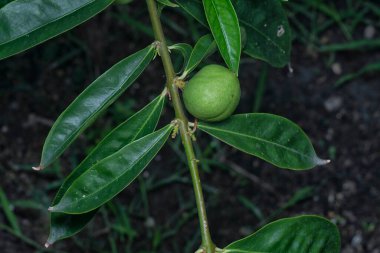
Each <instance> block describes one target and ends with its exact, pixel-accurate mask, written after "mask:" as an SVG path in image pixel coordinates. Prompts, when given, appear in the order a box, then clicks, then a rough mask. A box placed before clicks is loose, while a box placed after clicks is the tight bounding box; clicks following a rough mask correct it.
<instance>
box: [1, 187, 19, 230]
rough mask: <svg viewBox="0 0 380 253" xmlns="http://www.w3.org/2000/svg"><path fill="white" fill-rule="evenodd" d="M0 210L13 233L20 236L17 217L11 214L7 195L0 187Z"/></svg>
mask: <svg viewBox="0 0 380 253" xmlns="http://www.w3.org/2000/svg"><path fill="white" fill-rule="evenodd" d="M0 210H2V211H3V213H4V215H5V218H7V220H8V222H9V224H10V225H11V228H12V230H13V232H15V233H16V234H18V235H21V234H22V233H21V229H20V226H19V224H18V221H17V216H16V215H15V214H14V213H13V210H12V206H11V204H10V203H9V201H8V198H7V195H5V192H4V191H3V188H1V186H0Z"/></svg>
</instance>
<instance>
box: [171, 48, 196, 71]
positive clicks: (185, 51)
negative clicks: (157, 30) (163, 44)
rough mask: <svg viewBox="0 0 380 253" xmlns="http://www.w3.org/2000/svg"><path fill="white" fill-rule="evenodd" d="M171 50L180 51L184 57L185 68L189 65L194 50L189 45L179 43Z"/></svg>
mask: <svg viewBox="0 0 380 253" xmlns="http://www.w3.org/2000/svg"><path fill="white" fill-rule="evenodd" d="M169 49H170V50H176V51H179V52H180V53H181V54H182V57H183V66H186V65H187V62H188V61H189V57H190V54H191V51H192V50H193V48H192V47H191V46H190V45H189V44H186V43H178V44H174V45H172V46H170V47H169Z"/></svg>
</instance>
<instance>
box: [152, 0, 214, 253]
mask: <svg viewBox="0 0 380 253" xmlns="http://www.w3.org/2000/svg"><path fill="white" fill-rule="evenodd" d="M146 3H147V5H148V10H149V16H150V20H151V23H152V27H153V31H154V36H155V38H156V40H157V41H158V52H159V55H160V56H161V59H162V64H163V66H164V70H165V75H166V87H167V89H168V90H169V93H170V96H171V98H172V102H173V107H174V111H175V115H176V119H177V120H178V125H179V130H180V133H181V139H182V144H183V147H184V149H185V153H186V157H187V162H188V166H189V169H190V174H191V179H192V182H193V188H194V194H195V201H196V204H197V209H198V217H199V223H200V229H201V235H202V248H203V249H204V252H205V253H214V252H215V245H214V243H213V242H212V239H211V235H210V230H209V226H208V221H207V214H206V207H205V201H204V198H203V192H202V185H201V181H200V177H199V172H198V160H197V159H196V158H195V154H194V148H193V143H192V140H191V136H190V134H189V132H188V127H189V121H188V119H187V117H186V115H185V112H184V109H183V106H182V101H181V99H180V96H179V92H178V87H177V85H175V83H174V82H175V78H176V75H175V72H174V68H173V64H172V61H171V58H170V54H169V50H168V47H167V44H166V40H165V35H164V32H163V30H162V25H161V21H160V18H159V15H158V12H157V6H156V2H155V0H146Z"/></svg>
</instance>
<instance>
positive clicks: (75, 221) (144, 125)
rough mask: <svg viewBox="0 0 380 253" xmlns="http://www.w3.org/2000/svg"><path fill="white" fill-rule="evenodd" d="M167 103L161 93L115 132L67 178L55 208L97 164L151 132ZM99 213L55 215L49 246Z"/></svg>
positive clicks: (51, 226) (74, 231)
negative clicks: (84, 174) (78, 179)
mask: <svg viewBox="0 0 380 253" xmlns="http://www.w3.org/2000/svg"><path fill="white" fill-rule="evenodd" d="M164 101H165V95H164V94H162V95H160V96H159V97H157V98H156V99H154V100H153V101H152V102H151V103H149V104H148V105H147V106H145V107H144V108H143V109H141V110H140V111H139V112H137V113H136V114H134V115H133V116H132V117H131V118H129V119H128V120H127V121H125V122H123V123H122V124H120V125H119V126H118V127H116V128H115V129H114V130H112V131H111V132H110V133H109V134H108V135H107V136H106V137H105V138H104V139H103V140H102V141H101V142H100V143H99V144H98V145H97V146H96V147H95V148H94V149H93V150H92V151H91V153H90V154H89V155H88V156H87V157H86V158H85V159H84V160H83V161H82V162H81V163H80V164H79V165H78V167H76V168H75V169H74V170H73V171H72V173H71V174H70V175H69V176H68V177H67V178H66V180H65V182H64V183H63V184H62V186H61V187H60V189H59V190H58V193H57V195H56V197H55V199H54V201H53V205H56V204H57V203H58V202H59V201H60V200H61V199H62V196H63V195H64V194H65V192H66V191H67V189H68V188H69V187H70V186H71V184H72V183H73V182H74V181H75V180H76V179H77V178H78V177H79V176H81V175H82V174H83V173H85V172H86V171H87V170H88V169H90V168H91V167H92V166H93V165H94V164H96V163H97V162H98V161H101V160H103V159H104V158H106V157H107V156H109V155H112V154H113V153H115V152H117V151H119V150H120V149H121V148H122V147H124V146H126V145H127V144H129V143H131V142H133V141H135V140H137V139H140V138H141V137H143V136H145V135H147V134H150V133H152V132H153V131H154V129H155V128H156V125H157V123H158V120H159V118H160V115H161V112H162V108H163V105H164ZM96 211H97V209H96V210H94V211H91V212H88V213H85V214H79V215H70V214H64V213H52V214H51V219H50V224H51V225H50V235H49V238H48V241H47V243H48V244H53V243H54V242H55V241H57V240H60V239H63V238H67V237H70V236H72V235H74V234H76V233H77V232H79V231H80V230H82V229H83V227H84V226H85V225H86V224H87V223H88V222H89V221H90V220H91V219H92V217H93V216H94V215H95V213H96Z"/></svg>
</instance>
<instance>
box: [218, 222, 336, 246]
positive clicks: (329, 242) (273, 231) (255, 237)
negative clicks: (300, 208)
mask: <svg viewBox="0 0 380 253" xmlns="http://www.w3.org/2000/svg"><path fill="white" fill-rule="evenodd" d="M222 252H224V253H280V252H281V253H339V252H340V236H339V231H338V229H337V228H336V226H335V225H334V224H332V223H331V222H330V221H328V220H326V219H324V218H322V217H318V216H312V215H304V216H298V217H293V218H286V219H281V220H278V221H275V222H272V223H270V224H268V225H266V226H264V227H263V228H261V229H260V230H258V231H257V232H256V233H254V234H252V235H250V236H248V237H246V238H243V239H241V240H239V241H236V242H233V243H231V244H230V245H228V246H227V247H226V248H225V249H223V251H222Z"/></svg>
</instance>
